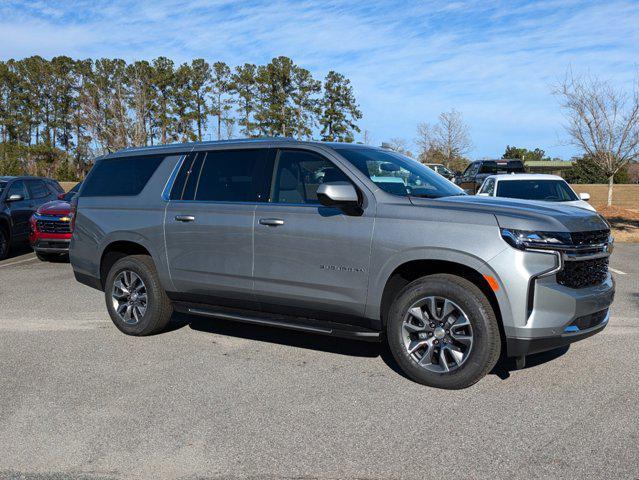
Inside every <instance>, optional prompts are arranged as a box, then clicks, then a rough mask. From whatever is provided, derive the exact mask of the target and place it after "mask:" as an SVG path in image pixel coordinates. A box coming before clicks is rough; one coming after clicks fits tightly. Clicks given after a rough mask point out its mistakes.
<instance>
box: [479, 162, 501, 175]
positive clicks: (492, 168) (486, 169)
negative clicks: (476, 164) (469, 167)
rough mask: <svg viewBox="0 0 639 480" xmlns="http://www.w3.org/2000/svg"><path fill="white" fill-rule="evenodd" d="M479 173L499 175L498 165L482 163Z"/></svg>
mask: <svg viewBox="0 0 639 480" xmlns="http://www.w3.org/2000/svg"><path fill="white" fill-rule="evenodd" d="M479 173H488V174H493V173H497V163H496V162H482V164H481V168H480V169H479Z"/></svg>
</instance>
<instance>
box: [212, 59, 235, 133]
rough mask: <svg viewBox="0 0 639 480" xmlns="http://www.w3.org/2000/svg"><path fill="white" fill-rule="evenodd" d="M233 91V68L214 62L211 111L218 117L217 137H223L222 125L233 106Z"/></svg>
mask: <svg viewBox="0 0 639 480" xmlns="http://www.w3.org/2000/svg"><path fill="white" fill-rule="evenodd" d="M230 93H231V69H230V68H229V66H228V65H227V64H226V63H224V62H215V63H214V64H213V71H212V81H211V99H212V106H211V113H212V114H213V116H214V117H216V118H217V139H218V140H221V139H222V125H223V124H224V123H225V119H226V118H227V117H228V116H229V114H230V111H231V110H232V108H233V100H232V99H231V97H230V95H229V94H230Z"/></svg>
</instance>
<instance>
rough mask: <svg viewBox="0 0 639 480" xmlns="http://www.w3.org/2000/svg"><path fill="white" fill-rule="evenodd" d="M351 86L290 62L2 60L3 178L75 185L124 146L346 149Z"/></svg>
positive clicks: (353, 107) (352, 128) (351, 127)
mask: <svg viewBox="0 0 639 480" xmlns="http://www.w3.org/2000/svg"><path fill="white" fill-rule="evenodd" d="M361 118H362V113H361V111H360V110H359V107H358V105H357V101H356V99H355V95H354V92H353V87H352V85H351V83H350V81H349V79H348V78H346V77H345V76H344V75H342V74H340V73H338V72H335V71H329V72H328V74H327V75H326V77H325V78H324V79H323V80H318V79H316V78H314V77H313V75H312V74H311V72H310V71H309V70H307V69H305V68H303V67H301V66H299V65H296V64H295V63H294V62H293V60H291V59H290V58H288V57H284V56H280V57H276V58H273V59H272V60H271V61H270V62H269V63H268V64H265V65H255V64H252V63H245V64H243V65H238V66H234V67H233V66H229V65H227V64H226V63H224V62H221V61H217V62H214V63H209V62H207V61H206V60H204V59H201V58H200V59H195V60H193V61H191V62H190V63H182V64H180V65H177V64H176V63H175V62H174V61H173V60H171V59H170V58H167V57H158V58H156V59H154V60H152V61H146V60H140V61H134V62H130V63H128V62H126V61H125V60H122V59H118V58H113V59H111V58H101V59H97V60H92V59H82V60H75V59H72V58H70V57H67V56H58V57H54V58H52V59H51V60H46V59H44V58H42V57H39V56H33V57H28V58H24V59H21V60H14V59H10V60H7V61H0V173H4V174H17V173H31V174H37V175H48V176H56V177H57V178H59V179H67V178H68V179H73V178H76V177H78V176H81V175H82V173H83V172H84V171H86V169H87V168H88V166H90V163H91V161H92V159H93V158H94V157H95V156H96V155H100V154H103V153H108V152H113V151H116V150H118V149H121V148H126V147H130V146H147V145H157V144H165V143H173V142H187V141H202V140H209V139H218V140H220V139H229V138H234V137H259V136H287V137H295V138H299V139H310V138H312V137H315V136H319V137H320V138H321V139H322V140H327V141H339V142H352V141H354V136H355V133H357V132H359V131H360V129H359V127H358V126H357V122H358V120H360V119H361Z"/></svg>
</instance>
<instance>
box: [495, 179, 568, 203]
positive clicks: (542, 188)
mask: <svg viewBox="0 0 639 480" xmlns="http://www.w3.org/2000/svg"><path fill="white" fill-rule="evenodd" d="M497 196H498V197H509V198H520V199H522V200H545V201H547V202H572V201H574V200H579V199H578V198H577V195H575V192H573V191H572V189H571V188H570V187H569V186H568V184H567V183H566V182H565V181H563V180H502V181H500V182H499V183H498V184H497Z"/></svg>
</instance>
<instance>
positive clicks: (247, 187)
mask: <svg viewBox="0 0 639 480" xmlns="http://www.w3.org/2000/svg"><path fill="white" fill-rule="evenodd" d="M267 156H268V150H267V149H251V150H217V151H212V152H200V153H197V154H195V155H189V156H188V157H187V158H186V160H185V162H184V164H183V166H182V169H181V171H180V175H179V176H178V178H177V179H176V183H175V185H174V189H173V190H172V191H171V198H172V199H182V200H195V201H200V202H262V201H265V199H266V196H267V192H268V180H269V178H268V174H267V171H268V161H267ZM180 189H181V190H182V193H181V194H180V192H179V190H180Z"/></svg>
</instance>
